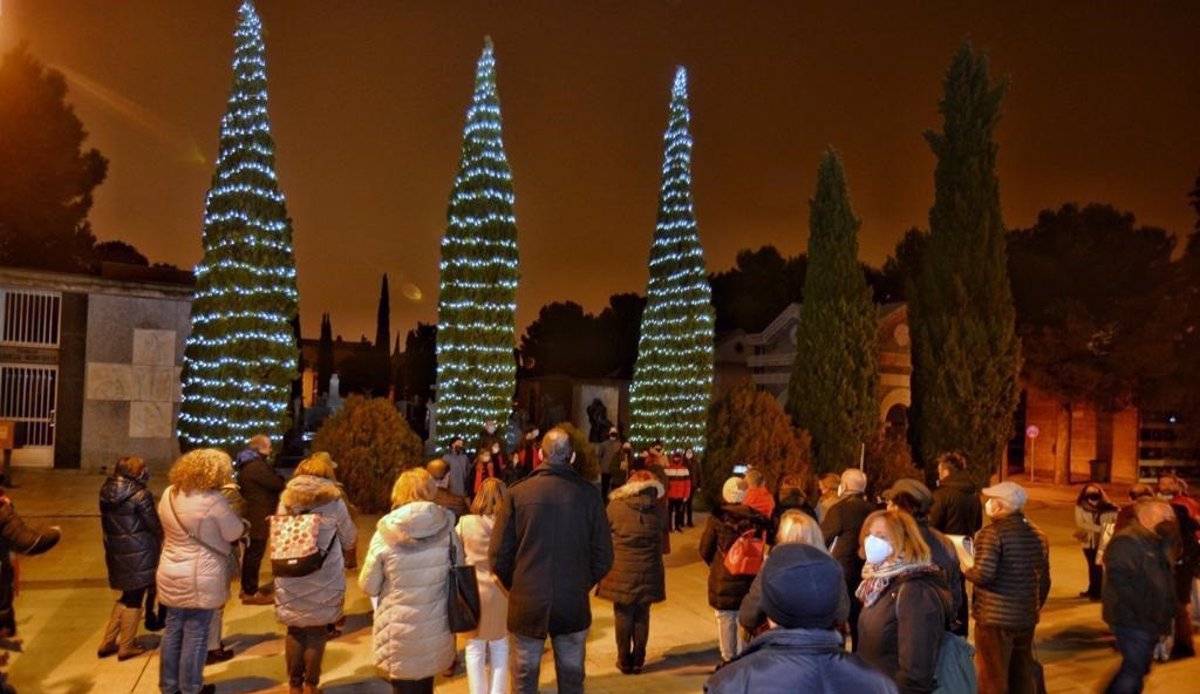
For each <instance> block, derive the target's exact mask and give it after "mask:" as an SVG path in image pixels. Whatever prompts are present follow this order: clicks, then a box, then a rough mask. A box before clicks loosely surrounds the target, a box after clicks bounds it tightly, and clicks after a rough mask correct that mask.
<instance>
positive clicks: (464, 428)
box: [437, 38, 518, 448]
mask: <svg viewBox="0 0 1200 694" xmlns="http://www.w3.org/2000/svg"><path fill="white" fill-rule="evenodd" d="M514 199H515V198H514V195H513V185H512V170H511V168H510V167H509V164H508V157H507V156H505V154H504V140H503V138H502V136H501V123H500V97H499V94H498V93H497V91H496V61H495V59H494V57H493V55H492V40H491V38H486V39H484V46H483V53H482V55H480V57H479V64H478V67H477V68H476V71H475V94H474V98H473V99H472V102H471V107H470V108H469V109H468V110H467V125H466V128H465V129H464V131H463V144H462V156H461V158H460V159H459V165H458V176H457V177H455V179H454V189H453V191H452V192H451V194H450V204H449V209H448V212H447V222H446V234H445V236H443V237H442V263H441V272H442V274H441V290H440V293H439V295H438V326H437V432H438V435H439V438H440V439H441V441H439V444H440V445H441V446H442V447H443V448H449V447H450V442H451V441H453V440H454V438H455V437H459V436H461V437H463V438H464V439H465V440H467V441H473V440H474V439H475V435H476V434H477V433H478V432H479V430H480V429H482V428H483V425H484V423H485V422H487V421H488V420H495V421H496V422H497V424H498V426H502V424H503V422H505V421H506V418H507V416H508V411H509V408H510V405H511V402H512V396H513V393H515V392H516V379H517V363H516V359H515V357H514V348H515V347H516V308H517V304H516V293H517V278H518V272H517V220H516V217H515V216H514V215H513V201H514Z"/></svg>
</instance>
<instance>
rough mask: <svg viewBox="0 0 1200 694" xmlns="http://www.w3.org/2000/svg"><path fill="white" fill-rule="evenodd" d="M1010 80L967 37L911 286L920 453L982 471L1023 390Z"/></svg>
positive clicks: (1001, 442) (998, 451)
mask: <svg viewBox="0 0 1200 694" xmlns="http://www.w3.org/2000/svg"><path fill="white" fill-rule="evenodd" d="M1005 90H1006V84H1005V83H1004V82H1000V83H993V82H992V80H991V77H990V76H989V73H988V59H987V55H986V54H983V53H980V54H976V53H975V52H974V51H973V49H972V47H971V45H970V44H969V43H966V44H964V45H963V47H962V48H961V49H960V50H959V52H958V54H957V55H956V56H955V57H954V60H953V62H952V63H951V65H950V69H949V71H948V72H947V73H946V79H945V95H944V96H943V98H942V101H941V104H940V107H939V110H940V112H941V114H942V116H943V118H944V124H943V128H942V132H940V133H934V132H929V133H926V136H925V137H926V139H927V140H928V141H929V144H930V146H931V147H932V148H933V153H934V155H936V156H937V167H936V168H935V170H934V175H933V178H934V202H933V207H932V208H931V209H930V211H929V231H930V233H929V237H928V239H927V240H926V242H925V244H924V246H925V247H924V254H923V257H922V258H921V262H920V269H919V272H918V275H917V278H916V282H915V286H914V287H913V291H910V293H909V296H910V308H909V324H910V326H911V333H912V341H913V378H912V383H913V405H914V411H913V419H914V421H915V425H916V432H915V434H916V437H915V438H916V441H917V444H918V448H919V452H920V456H921V458H922V459H923V460H924V461H925V464H926V465H927V466H928V465H930V464H931V463H932V462H933V461H934V460H935V459H936V456H937V455H938V454H939V453H942V452H944V451H951V450H960V451H962V452H964V453H965V454H966V456H967V460H968V464H969V466H970V472H971V473H972V475H973V476H974V477H975V478H976V479H977V480H979V481H986V479H987V478H988V475H989V474H990V473H991V472H992V471H994V470H996V469H997V467H998V466H999V463H1000V461H1001V459H1002V457H1003V453H1004V449H1005V445H1006V443H1007V441H1008V438H1009V436H1010V435H1011V433H1012V426H1013V411H1014V410H1015V408H1016V406H1017V400H1018V398H1019V395H1020V391H1019V387H1018V382H1017V373H1018V371H1019V367H1020V343H1019V341H1018V339H1017V336H1016V328H1015V316H1014V311H1013V299H1012V288H1011V286H1010V285H1009V278H1008V268H1007V258H1006V247H1005V243H1006V238H1005V236H1006V232H1005V229H1004V222H1003V220H1002V219H1001V216H1000V184H999V180H998V179H997V177H996V143H995V142H994V140H993V131H994V130H995V127H996V123H997V121H998V120H999V118H1000V102H1001V101H1002V100H1003V98H1004V93H1005Z"/></svg>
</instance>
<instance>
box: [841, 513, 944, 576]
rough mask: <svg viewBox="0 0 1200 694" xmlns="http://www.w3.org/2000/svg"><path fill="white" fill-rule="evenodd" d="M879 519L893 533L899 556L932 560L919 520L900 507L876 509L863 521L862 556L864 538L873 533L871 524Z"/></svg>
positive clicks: (861, 533) (860, 549) (911, 560)
mask: <svg viewBox="0 0 1200 694" xmlns="http://www.w3.org/2000/svg"><path fill="white" fill-rule="evenodd" d="M877 520H881V521H883V522H884V525H886V526H887V529H888V535H891V538H892V539H891V542H892V548H893V549H894V550H895V552H896V557H897V558H901V559H904V560H905V561H907V562H914V563H918V564H923V563H927V562H929V561H931V558H932V553H931V552H930V550H929V545H927V544H925V539H924V538H922V537H921V528H920V527H918V526H917V521H916V520H914V519H913V517H912V516H911V515H909V513H908V512H906V511H901V510H900V509H892V510H891V511H876V512H874V513H872V514H871V515H869V516H867V519H866V520H865V521H863V524H862V531H861V532H860V533H859V535H858V547H859V550H858V553H859V555H860V556H863V552H864V550H863V547H864V544H863V540H865V539H866V537H867V535H869V534H871V526H872V525H874V524H875V521H877Z"/></svg>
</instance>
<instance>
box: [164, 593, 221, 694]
mask: <svg viewBox="0 0 1200 694" xmlns="http://www.w3.org/2000/svg"><path fill="white" fill-rule="evenodd" d="M212 616H213V610H194V609H188V608H184V607H168V608H167V626H166V630H165V631H163V637H162V645H161V646H160V647H159V651H160V652H159V669H158V689H159V691H161V692H162V693H163V694H175V692H179V693H180V694H197V693H198V692H199V691H200V687H201V686H203V685H204V658H205V656H207V655H208V625H209V624H210V623H211V622H212Z"/></svg>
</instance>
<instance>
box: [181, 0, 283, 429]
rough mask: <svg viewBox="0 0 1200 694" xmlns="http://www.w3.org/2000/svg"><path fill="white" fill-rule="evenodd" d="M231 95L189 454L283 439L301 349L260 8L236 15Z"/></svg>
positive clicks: (198, 328) (210, 220) (185, 421)
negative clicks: (260, 437)
mask: <svg viewBox="0 0 1200 694" xmlns="http://www.w3.org/2000/svg"><path fill="white" fill-rule="evenodd" d="M239 15H240V17H239V21H238V27H237V31H236V32H235V33H234V38H235V42H236V47H235V50H234V59H233V88H232V90H231V92H230V95H229V105H228V108H227V110H226V112H225V116H224V117H223V118H222V119H221V137H220V152H219V154H218V157H217V167H216V172H215V173H214V174H213V179H212V188H210V189H209V191H208V195H207V197H206V198H205V205H204V208H205V209H204V235H203V246H204V253H203V257H202V258H201V260H200V263H199V264H198V265H197V266H196V294H195V299H194V301H193V302H192V331H191V334H190V335H189V336H188V339H187V347H186V349H185V351H184V368H183V405H182V407H181V408H180V414H179V435H180V439H181V443H182V445H183V446H184V447H185V448H193V447H197V446H218V447H222V448H225V449H227V450H232V449H236V448H238V447H240V446H242V445H244V444H245V442H246V439H247V438H249V437H250V436H252V435H254V434H256V433H260V432H261V433H265V434H268V435H270V436H272V437H281V436H282V435H283V433H284V431H285V430H286V429H287V419H288V411H287V409H288V393H289V390H290V387H291V383H292V379H294V378H295V377H296V362H297V358H298V350H297V348H296V342H295V339H294V337H293V335H292V329H291V324H290V321H291V320H292V318H293V317H294V316H295V315H296V314H297V302H298V297H297V293H296V263H295V259H294V258H293V255H292V228H291V222H290V220H289V219H288V214H287V208H286V207H285V205H284V198H283V194H282V193H280V192H279V185H278V182H277V181H276V178H275V143H274V141H273V140H272V138H271V126H270V121H269V120H268V118H267V72H266V61H265V59H264V56H263V53H264V49H265V47H264V45H263V40H262V24H261V22H260V21H259V18H258V14H257V13H256V12H255V10H254V3H253V2H251V1H250V0H246V1H245V2H243V3H242V6H241V10H240V13H239Z"/></svg>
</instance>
